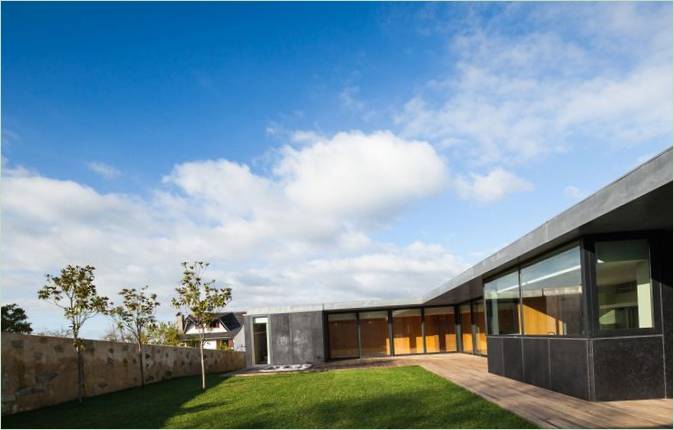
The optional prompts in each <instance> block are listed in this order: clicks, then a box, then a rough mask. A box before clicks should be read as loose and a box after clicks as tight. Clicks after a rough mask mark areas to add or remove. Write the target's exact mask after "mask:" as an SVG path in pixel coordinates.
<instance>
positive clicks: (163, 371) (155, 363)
mask: <svg viewBox="0 0 674 430" xmlns="http://www.w3.org/2000/svg"><path fill="white" fill-rule="evenodd" d="M72 345H73V344H72V339H67V338H60V337H50V336H32V335H20V334H13V333H2V414H3V415H7V414H13V413H16V412H21V411H29V410H32V409H37V408H41V407H44V406H49V405H55V404H58V403H62V402H65V401H68V400H73V399H76V398H77V355H76V354H75V350H74V348H73V346H72ZM82 357H83V362H84V395H85V397H89V396H97V395H99V394H104V393H109V392H112V391H118V390H123V389H125V388H130V387H134V386H138V385H140V369H139V368H138V349H137V346H136V345H134V344H129V343H120V342H108V341H102V340H85V341H84V350H83V353H82ZM204 357H205V363H206V372H208V373H221V372H228V371H232V370H237V369H241V368H243V367H244V365H245V364H244V353H243V352H238V351H216V350H205V351H204ZM143 361H144V373H145V383H146V384H147V383H153V382H159V381H162V380H164V379H171V378H176V377H179V376H187V375H199V374H201V365H200V361H199V349H197V348H181V347H172V346H158V345H147V346H145V347H144V358H143Z"/></svg>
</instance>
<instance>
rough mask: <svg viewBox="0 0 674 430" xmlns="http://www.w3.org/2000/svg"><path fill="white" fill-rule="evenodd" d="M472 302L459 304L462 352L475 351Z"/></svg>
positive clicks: (470, 352)
mask: <svg viewBox="0 0 674 430" xmlns="http://www.w3.org/2000/svg"><path fill="white" fill-rule="evenodd" d="M470 314H471V312H470V303H465V304H463V305H460V306H459V317H460V323H461V352H467V353H469V354H472V353H473V322H472V319H471V315H470Z"/></svg>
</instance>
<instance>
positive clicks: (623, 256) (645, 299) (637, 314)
mask: <svg viewBox="0 0 674 430" xmlns="http://www.w3.org/2000/svg"><path fill="white" fill-rule="evenodd" d="M595 252H596V255H597V266H596V267H597V290H598V301H599V327H600V329H602V330H615V329H632V328H651V327H653V298H652V293H651V276H650V263H649V250H648V242H647V241H646V240H624V241H611V242H597V243H596V246H595Z"/></svg>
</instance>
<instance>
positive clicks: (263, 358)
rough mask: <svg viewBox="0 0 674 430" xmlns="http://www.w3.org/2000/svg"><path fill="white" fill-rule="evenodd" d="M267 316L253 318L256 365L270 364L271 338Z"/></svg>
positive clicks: (254, 358) (254, 359)
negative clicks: (269, 336) (268, 334)
mask: <svg viewBox="0 0 674 430" xmlns="http://www.w3.org/2000/svg"><path fill="white" fill-rule="evenodd" d="M267 323H268V319H267V317H257V318H254V319H253V353H254V357H253V361H254V363H255V364H256V365H262V364H269V338H268V336H267Z"/></svg>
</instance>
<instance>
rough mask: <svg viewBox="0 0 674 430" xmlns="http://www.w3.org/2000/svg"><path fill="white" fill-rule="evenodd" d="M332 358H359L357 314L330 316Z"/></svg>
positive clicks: (329, 328) (329, 334)
mask: <svg viewBox="0 0 674 430" xmlns="http://www.w3.org/2000/svg"><path fill="white" fill-rule="evenodd" d="M328 330H329V332H328V337H329V338H330V358H349V357H358V324H357V322H356V314H353V313H349V314H330V315H328Z"/></svg>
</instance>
